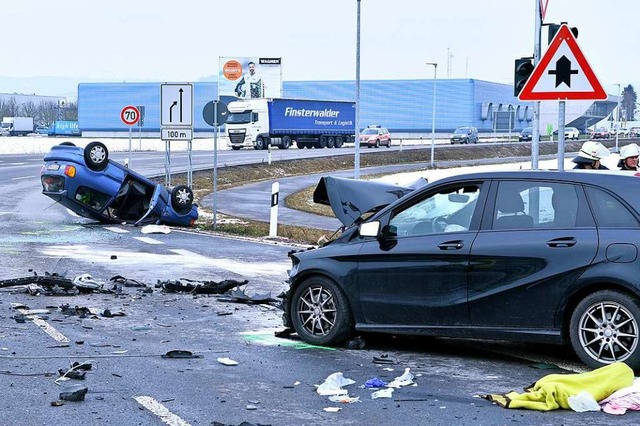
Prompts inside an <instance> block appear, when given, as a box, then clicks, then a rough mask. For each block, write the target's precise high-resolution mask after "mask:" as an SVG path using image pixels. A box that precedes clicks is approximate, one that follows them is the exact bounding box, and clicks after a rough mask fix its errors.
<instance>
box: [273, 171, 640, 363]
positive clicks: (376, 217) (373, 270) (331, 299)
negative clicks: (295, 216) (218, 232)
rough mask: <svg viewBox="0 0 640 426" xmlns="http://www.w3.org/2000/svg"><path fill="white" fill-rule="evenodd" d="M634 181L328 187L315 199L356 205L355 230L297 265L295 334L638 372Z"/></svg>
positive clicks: (639, 286) (288, 301) (616, 176)
mask: <svg viewBox="0 0 640 426" xmlns="http://www.w3.org/2000/svg"><path fill="white" fill-rule="evenodd" d="M629 173H630V174H626V172H621V171H598V172H589V171H581V170H580V171H578V170H575V171H574V170H569V171H564V172H558V171H539V170H535V171H524V170H521V171H512V172H496V171H492V172H486V173H473V174H467V175H457V176H453V177H449V178H444V179H441V180H438V181H435V182H433V183H430V184H427V185H424V186H422V187H419V188H417V189H413V190H411V189H408V188H398V190H397V191H392V190H390V189H389V188H385V187H380V188H378V189H375V188H373V187H371V186H367V185H370V183H368V182H366V181H364V182H363V181H358V180H353V179H343V180H342V181H341V182H339V183H340V184H337V183H335V182H334V183H333V184H332V185H327V184H323V182H322V181H321V184H319V185H318V187H317V188H316V193H314V200H317V202H318V201H320V202H323V203H330V204H331V207H332V209H333V210H334V212H335V211H338V212H343V213H344V210H346V209H344V206H345V205H349V207H350V209H349V212H347V213H349V214H342V215H339V216H338V218H339V219H340V220H341V221H342V223H343V224H344V226H345V230H344V232H343V233H342V234H341V235H340V236H339V237H337V239H335V240H333V241H330V242H329V243H327V244H325V245H324V246H323V247H321V248H316V249H308V250H302V251H297V252H291V253H290V254H289V256H290V258H291V261H292V268H291V269H290V271H289V285H290V288H289V289H288V291H287V292H286V294H285V296H284V303H283V307H284V310H285V314H284V316H283V319H284V324H285V326H287V327H290V328H292V329H293V331H295V332H296V333H297V334H298V336H299V337H300V338H301V339H302V340H303V341H305V342H307V343H310V344H315V345H337V344H340V343H342V342H344V341H345V340H347V339H349V338H350V337H351V336H352V335H354V333H355V332H356V331H357V332H377V333H389V334H416V335H423V336H424V335H430V336H447V337H456V338H473V339H498V340H510V341H520V342H534V343H535V342H537V343H540V344H543V343H544V344H547V343H555V344H567V345H568V344H570V345H571V346H572V347H573V349H574V351H575V352H576V353H577V355H578V356H579V357H580V359H581V360H582V361H583V362H584V363H585V364H587V365H589V366H590V367H593V368H596V367H599V366H602V365H605V364H610V363H613V362H616V361H622V362H625V363H627V364H628V365H629V366H631V367H632V368H635V369H637V368H639V367H640V344H639V343H640V280H638V276H640V257H638V255H637V252H638V241H639V240H640V198H638V197H629V196H628V194H630V193H631V194H633V193H636V192H638V191H640V179H639V178H638V177H635V176H633V173H635V172H629ZM360 185H362V186H363V187H362V188H360ZM344 194H355V195H354V196H352V197H350V198H348V199H345V195H344ZM369 209H372V211H373V214H371V213H370V212H369ZM353 212H358V213H367V212H369V213H368V214H369V217H367V218H366V219H364V217H366V216H367V214H363V215H362V216H360V217H354V216H355V215H354V214H351V213H353Z"/></svg>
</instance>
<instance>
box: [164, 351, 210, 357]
mask: <svg viewBox="0 0 640 426" xmlns="http://www.w3.org/2000/svg"><path fill="white" fill-rule="evenodd" d="M161 357H162V358H203V356H202V355H195V354H193V353H192V352H191V351H185V350H172V351H169V352H167V353H166V354H163V355H161Z"/></svg>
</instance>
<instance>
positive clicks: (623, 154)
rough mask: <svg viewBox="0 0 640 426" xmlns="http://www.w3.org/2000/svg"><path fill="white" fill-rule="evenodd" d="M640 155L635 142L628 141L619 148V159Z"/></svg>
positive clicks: (639, 148) (639, 149)
mask: <svg viewBox="0 0 640 426" xmlns="http://www.w3.org/2000/svg"><path fill="white" fill-rule="evenodd" d="M638 156H640V147H639V146H638V145H637V144H635V143H630V144H629V145H625V146H623V147H622V148H620V159H621V160H625V159H627V158H629V157H638Z"/></svg>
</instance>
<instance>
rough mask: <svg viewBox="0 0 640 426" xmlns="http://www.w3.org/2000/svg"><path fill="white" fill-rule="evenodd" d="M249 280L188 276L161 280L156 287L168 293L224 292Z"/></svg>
mask: <svg viewBox="0 0 640 426" xmlns="http://www.w3.org/2000/svg"><path fill="white" fill-rule="evenodd" d="M248 282H249V281H247V280H244V281H237V280H222V281H219V282H216V281H195V280H190V279H187V278H180V279H178V280H168V281H160V280H158V284H156V288H161V289H162V290H164V291H166V292H168V293H180V292H182V293H194V294H223V293H225V292H227V291H229V290H230V289H232V288H234V287H238V286H241V285H245V284H246V283H248Z"/></svg>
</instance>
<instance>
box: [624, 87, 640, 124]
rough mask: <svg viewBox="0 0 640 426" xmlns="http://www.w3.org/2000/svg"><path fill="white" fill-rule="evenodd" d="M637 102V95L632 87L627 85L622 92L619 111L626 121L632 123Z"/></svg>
mask: <svg viewBox="0 0 640 426" xmlns="http://www.w3.org/2000/svg"><path fill="white" fill-rule="evenodd" d="M637 101H638V95H637V94H636V91H635V90H634V89H633V86H632V85H628V86H627V87H625V88H624V90H623V91H622V100H621V101H620V106H621V111H622V113H623V114H624V118H625V119H626V121H633V120H634V119H635V118H634V113H635V110H636V102H637Z"/></svg>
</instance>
